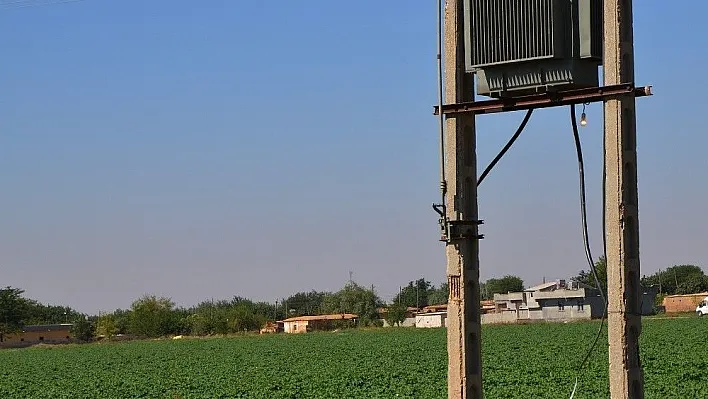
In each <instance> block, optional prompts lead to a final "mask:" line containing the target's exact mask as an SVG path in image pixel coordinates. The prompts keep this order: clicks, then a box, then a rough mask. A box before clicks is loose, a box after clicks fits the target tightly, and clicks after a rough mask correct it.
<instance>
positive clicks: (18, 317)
mask: <svg viewBox="0 0 708 399" xmlns="http://www.w3.org/2000/svg"><path fill="white" fill-rule="evenodd" d="M595 266H596V267H595V268H596V271H597V273H598V277H599V280H600V285H601V287H602V288H603V289H604V290H605V291H606V290H607V264H606V262H605V259H604V258H600V259H599V260H598V262H597V263H596V265H595ZM573 280H574V281H578V282H581V283H584V284H587V285H589V286H593V287H594V286H596V284H595V279H594V276H593V274H592V272H591V271H590V270H581V271H580V273H578V275H577V276H575V277H574V278H573ZM641 283H642V285H644V286H656V287H658V289H659V293H660V295H659V298H657V301H661V299H662V298H663V295H671V294H690V293H696V292H702V291H708V276H706V274H705V273H704V271H703V270H702V269H701V268H700V267H698V266H695V265H677V266H672V267H669V268H667V269H666V270H660V271H658V272H656V273H654V274H652V275H649V276H643V277H642V279H641ZM523 289H524V281H523V280H522V279H521V278H519V277H518V276H513V275H507V276H504V277H501V278H492V279H489V280H487V281H485V282H483V283H482V284H481V285H480V296H481V298H482V299H483V300H484V299H492V298H493V296H494V294H496V293H506V292H517V291H522V290H523ZM23 294H24V291H23V290H21V289H19V288H13V287H9V286H8V287H5V288H0V342H2V341H3V340H4V338H5V337H6V336H7V335H11V334H14V333H16V332H18V331H20V330H21V328H22V326H24V325H32V324H55V323H72V324H73V325H74V326H73V328H74V336H75V337H78V338H79V339H83V340H87V341H88V340H91V339H92V338H93V337H94V336H95V335H100V336H104V337H113V336H116V335H119V334H123V335H133V336H139V337H160V336H168V335H195V336H206V335H215V334H230V333H239V332H244V331H257V330H259V329H260V328H261V327H263V326H264V325H265V324H266V323H267V322H269V321H275V320H283V319H286V318H288V317H294V316H302V315H317V314H331V313H354V314H357V315H358V316H359V326H380V325H381V324H382V320H380V314H379V312H378V309H379V308H381V307H387V312H386V319H387V321H388V322H389V324H391V325H396V324H399V323H400V322H402V321H403V320H404V319H405V314H406V311H407V308H409V307H413V308H423V307H425V306H429V305H440V304H446V303H447V300H448V296H449V289H448V284H447V283H442V284H440V285H438V286H435V285H433V284H432V283H431V282H430V281H427V280H425V279H422V278H421V279H417V280H414V281H410V282H408V285H406V286H404V287H401V289H400V292H399V293H398V294H396V295H395V296H394V298H393V299H392V301H391V302H390V303H386V301H384V300H382V299H381V298H380V297H379V296H378V294H377V293H376V292H375V290H374V287H373V286H372V287H370V288H369V287H364V286H361V285H359V284H357V283H355V282H352V281H350V282H349V283H347V284H346V285H345V286H344V287H343V288H342V289H340V290H339V291H337V292H327V291H314V290H313V291H309V292H298V293H295V294H293V295H291V296H289V297H287V298H283V299H280V300H278V301H276V302H275V303H268V302H256V301H252V300H250V299H247V298H242V297H238V296H236V297H234V298H232V299H231V300H218V301H214V300H209V301H203V302H201V303H199V304H197V305H196V306H191V307H178V306H176V305H175V303H174V302H173V301H172V299H171V298H167V297H157V296H154V295H145V296H143V297H141V298H138V299H137V300H135V301H134V302H133V303H132V304H131V306H130V308H129V309H117V310H115V311H113V312H110V313H102V314H99V315H86V314H82V313H79V312H77V311H75V310H74V309H71V308H69V307H66V306H53V305H44V304H41V303H39V302H37V301H35V300H32V299H29V298H25V297H24V296H23Z"/></svg>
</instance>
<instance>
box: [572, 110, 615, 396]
mask: <svg viewBox="0 0 708 399" xmlns="http://www.w3.org/2000/svg"><path fill="white" fill-rule="evenodd" d="M570 122H571V125H572V127H573V138H574V139H575V151H576V153H577V156H578V175H579V176H580V213H581V222H582V225H583V226H582V227H583V243H584V244H585V257H586V258H587V261H588V265H589V266H590V270H591V271H592V274H593V277H594V279H595V284H596V285H597V289H598V291H600V297H601V298H602V302H603V308H602V318H601V320H600V327H599V328H598V329H597V334H595V339H594V340H593V342H592V344H591V345H590V348H588V351H587V353H586V354H585V357H584V358H583V360H582V362H580V365H579V366H578V370H577V373H578V374H577V375H576V377H575V385H574V387H573V392H572V393H571V394H570V399H573V397H574V396H575V391H576V389H577V388H578V380H579V377H580V373H581V372H582V370H583V368H584V367H585V364H586V363H587V361H588V359H589V358H590V355H591V354H592V352H593V351H594V350H595V346H597V342H598V340H599V339H600V335H602V328H603V326H604V323H605V314H606V309H607V298H606V296H605V294H604V292H603V290H602V285H601V284H600V279H599V278H598V275H597V269H596V267H595V262H593V259H592V253H591V251H590V240H589V238H588V223H587V209H586V201H585V167H584V162H583V149H582V145H581V143H580V135H579V134H578V124H577V122H576V119H575V105H574V104H573V105H571V106H570ZM604 147H605V140H604V138H603V149H604ZM603 158H604V156H603ZM604 169H605V168H604V161H603V172H602V191H603V195H602V198H603V200H602V246H603V252H604V255H605V262H607V239H606V237H605V233H606V226H605V224H606V223H605V219H606V215H605V181H606V179H607V175H606V173H605V171H604Z"/></svg>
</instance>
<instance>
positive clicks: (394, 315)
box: [386, 302, 407, 326]
mask: <svg viewBox="0 0 708 399" xmlns="http://www.w3.org/2000/svg"><path fill="white" fill-rule="evenodd" d="M406 310H407V307H406V305H404V304H402V303H396V302H394V303H393V304H392V305H391V306H389V307H388V309H387V312H386V322H387V323H388V324H389V325H390V326H398V325H400V324H401V323H403V321H404V320H405V319H406Z"/></svg>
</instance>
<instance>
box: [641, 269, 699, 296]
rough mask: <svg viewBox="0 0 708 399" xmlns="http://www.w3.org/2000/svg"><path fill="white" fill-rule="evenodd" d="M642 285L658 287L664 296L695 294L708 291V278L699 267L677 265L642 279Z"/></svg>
mask: <svg viewBox="0 0 708 399" xmlns="http://www.w3.org/2000/svg"><path fill="white" fill-rule="evenodd" d="M642 285H644V286H656V287H659V288H660V291H661V293H662V294H667V295H674V294H694V293H698V292H702V291H708V277H706V275H705V272H704V271H703V269H701V268H700V267H699V266H696V265H676V266H671V267H669V268H667V269H666V270H660V271H658V272H656V273H654V274H652V275H650V276H644V277H642Z"/></svg>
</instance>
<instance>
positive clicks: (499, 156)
mask: <svg viewBox="0 0 708 399" xmlns="http://www.w3.org/2000/svg"><path fill="white" fill-rule="evenodd" d="M532 113H533V108H531V109H530V110H528V111H527V112H526V115H525V116H524V119H523V120H522V121H521V124H520V125H519V128H518V129H516V132H515V133H514V135H513V136H511V138H510V139H509V141H508V142H507V143H506V145H505V146H504V148H502V150H501V151H499V154H497V156H496V157H494V159H493V160H492V162H491V163H490V164H489V166H487V168H486V169H484V172H482V174H481V175H479V179H478V180H477V186H478V187H479V185H480V184H482V180H484V178H485V177H487V175H488V174H489V172H491V171H492V169H493V168H494V166H496V164H497V163H498V162H499V161H500V160H501V159H502V157H503V156H504V154H506V152H507V151H509V148H511V146H512V145H514V142H515V141H516V139H518V138H519V136H520V135H521V132H523V131H524V128H525V127H526V124H527V123H528V122H529V119H530V118H531V114H532Z"/></svg>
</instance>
